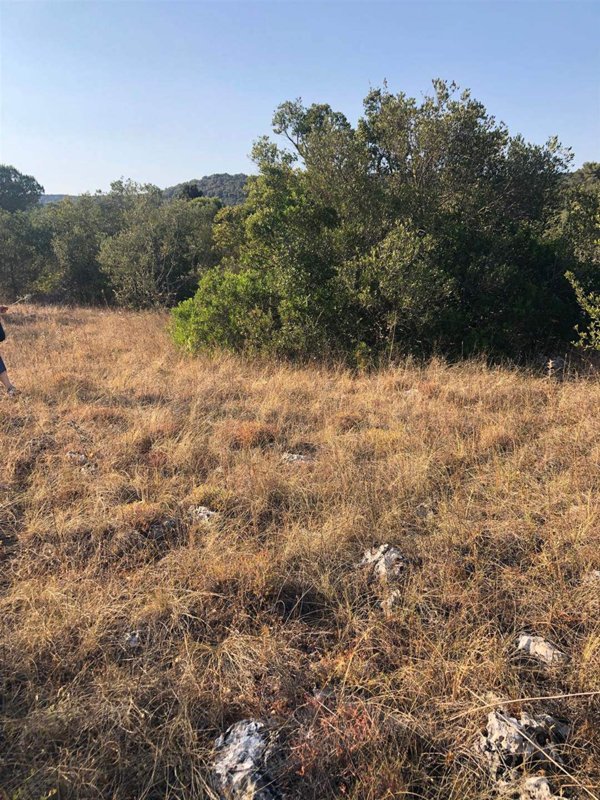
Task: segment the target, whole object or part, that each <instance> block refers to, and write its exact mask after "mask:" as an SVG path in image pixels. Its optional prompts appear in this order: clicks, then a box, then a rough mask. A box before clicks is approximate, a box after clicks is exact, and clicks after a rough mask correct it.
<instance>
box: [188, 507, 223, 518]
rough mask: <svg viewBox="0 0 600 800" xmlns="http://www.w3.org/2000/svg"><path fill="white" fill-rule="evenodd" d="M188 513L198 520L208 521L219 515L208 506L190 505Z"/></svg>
mask: <svg viewBox="0 0 600 800" xmlns="http://www.w3.org/2000/svg"><path fill="white" fill-rule="evenodd" d="M188 514H189V515H190V517H192V518H193V519H194V520H195V521H196V522H208V521H209V520H210V519H212V518H213V517H216V516H217V512H216V511H212V510H211V509H210V508H207V506H190V508H188Z"/></svg>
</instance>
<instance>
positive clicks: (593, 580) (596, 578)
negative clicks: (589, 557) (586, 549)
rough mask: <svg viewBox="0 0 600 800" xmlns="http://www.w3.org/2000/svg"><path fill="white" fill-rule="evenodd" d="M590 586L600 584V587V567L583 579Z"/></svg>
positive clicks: (599, 585)
mask: <svg viewBox="0 0 600 800" xmlns="http://www.w3.org/2000/svg"><path fill="white" fill-rule="evenodd" d="M583 582H584V583H585V584H587V585H588V586H598V587H599V588H600V569H593V570H592V571H591V572H588V574H587V575H586V576H585V578H584V579H583Z"/></svg>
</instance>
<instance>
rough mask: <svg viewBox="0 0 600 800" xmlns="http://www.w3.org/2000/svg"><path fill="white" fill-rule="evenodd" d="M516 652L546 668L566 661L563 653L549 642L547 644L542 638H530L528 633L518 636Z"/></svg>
mask: <svg viewBox="0 0 600 800" xmlns="http://www.w3.org/2000/svg"><path fill="white" fill-rule="evenodd" d="M517 650H518V651H519V652H521V653H524V654H525V655H528V656H531V657H532V658H535V659H536V660H537V661H541V662H542V663H543V664H547V665H548V666H555V665H556V664H564V662H565V661H566V660H567V656H566V655H565V653H563V652H562V650H559V649H558V647H556V646H555V645H553V644H552V643H551V642H548V641H547V640H546V639H544V638H543V637H542V636H530V635H529V634H528V633H522V634H521V635H520V636H519V638H518V640H517Z"/></svg>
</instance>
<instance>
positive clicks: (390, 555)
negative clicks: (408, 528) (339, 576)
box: [360, 544, 409, 586]
mask: <svg viewBox="0 0 600 800" xmlns="http://www.w3.org/2000/svg"><path fill="white" fill-rule="evenodd" d="M408 564H409V562H408V559H407V558H406V557H405V556H403V555H402V553H401V552H400V550H398V548H397V547H394V546H393V545H391V544H382V545H380V546H379V547H373V548H372V549H371V550H367V551H366V552H365V554H364V556H363V558H362V561H361V562H360V565H361V566H372V567H373V576H374V577H375V578H377V580H378V581H379V582H380V583H381V584H382V585H384V586H386V585H388V584H390V583H395V582H397V581H398V580H399V579H400V578H401V576H402V574H403V573H404V571H405V569H406V568H407V566H408Z"/></svg>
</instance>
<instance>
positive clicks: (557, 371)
mask: <svg viewBox="0 0 600 800" xmlns="http://www.w3.org/2000/svg"><path fill="white" fill-rule="evenodd" d="M566 366H567V362H566V361H565V359H564V358H562V357H561V356H551V357H550V358H549V359H548V361H547V362H546V375H547V376H548V377H549V378H558V379H559V380H560V379H561V378H563V377H564V372H565V367H566Z"/></svg>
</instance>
